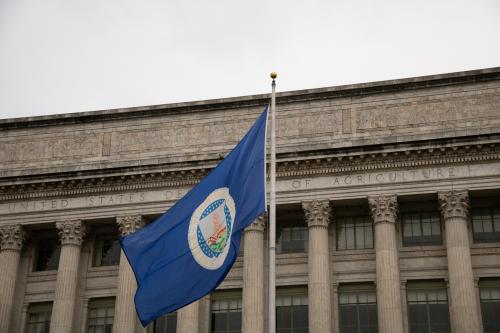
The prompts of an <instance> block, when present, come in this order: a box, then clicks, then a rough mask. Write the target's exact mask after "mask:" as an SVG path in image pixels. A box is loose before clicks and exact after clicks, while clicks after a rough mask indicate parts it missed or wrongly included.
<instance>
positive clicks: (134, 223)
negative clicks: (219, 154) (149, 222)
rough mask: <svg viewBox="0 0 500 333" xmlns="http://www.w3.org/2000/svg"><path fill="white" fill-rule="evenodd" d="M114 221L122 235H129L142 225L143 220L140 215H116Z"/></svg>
mask: <svg viewBox="0 0 500 333" xmlns="http://www.w3.org/2000/svg"><path fill="white" fill-rule="evenodd" d="M116 223H117V224H118V229H119V230H120V235H122V236H127V235H130V234H131V233H134V232H136V231H137V230H139V229H140V228H141V227H142V226H143V225H144V221H143V220H142V216H140V215H128V216H117V217H116Z"/></svg>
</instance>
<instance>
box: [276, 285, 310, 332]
mask: <svg viewBox="0 0 500 333" xmlns="http://www.w3.org/2000/svg"><path fill="white" fill-rule="evenodd" d="M307 311H308V310H307V291H305V290H304V289H299V290H296V291H284V292H278V296H277V297H276V333H307V332H309V317H308V313H307Z"/></svg>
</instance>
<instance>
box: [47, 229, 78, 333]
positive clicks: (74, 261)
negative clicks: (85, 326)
mask: <svg viewBox="0 0 500 333" xmlns="http://www.w3.org/2000/svg"><path fill="white" fill-rule="evenodd" d="M56 228H57V229H58V231H59V239H60V241H61V256H60V258H59V267H58V269H57V281H56V289H55V293H54V303H53V305H52V317H51V319H50V332H51V333H71V332H72V324H73V313H74V309H75V296H76V288H77V283H78V266H79V264H80V248H81V245H82V242H83V238H84V237H85V226H84V225H83V224H82V222H81V221H79V220H73V221H63V222H57V223H56Z"/></svg>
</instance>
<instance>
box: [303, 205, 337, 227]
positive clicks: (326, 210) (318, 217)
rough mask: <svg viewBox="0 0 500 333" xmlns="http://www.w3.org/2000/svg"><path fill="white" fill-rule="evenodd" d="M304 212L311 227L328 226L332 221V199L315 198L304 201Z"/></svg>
mask: <svg viewBox="0 0 500 333" xmlns="http://www.w3.org/2000/svg"><path fill="white" fill-rule="evenodd" d="M302 208H303V209H304V214H305V217H306V222H307V226H308V227H309V228H310V227H327V228H328V224H329V223H330V201H328V200H314V201H305V202H303V203H302Z"/></svg>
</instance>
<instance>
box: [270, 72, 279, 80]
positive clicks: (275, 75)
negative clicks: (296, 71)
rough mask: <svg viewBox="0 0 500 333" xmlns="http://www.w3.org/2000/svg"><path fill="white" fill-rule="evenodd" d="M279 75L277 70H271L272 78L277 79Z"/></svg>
mask: <svg viewBox="0 0 500 333" xmlns="http://www.w3.org/2000/svg"><path fill="white" fill-rule="evenodd" d="M277 77H278V73H276V72H271V79H273V80H274V79H276V78H277Z"/></svg>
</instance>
